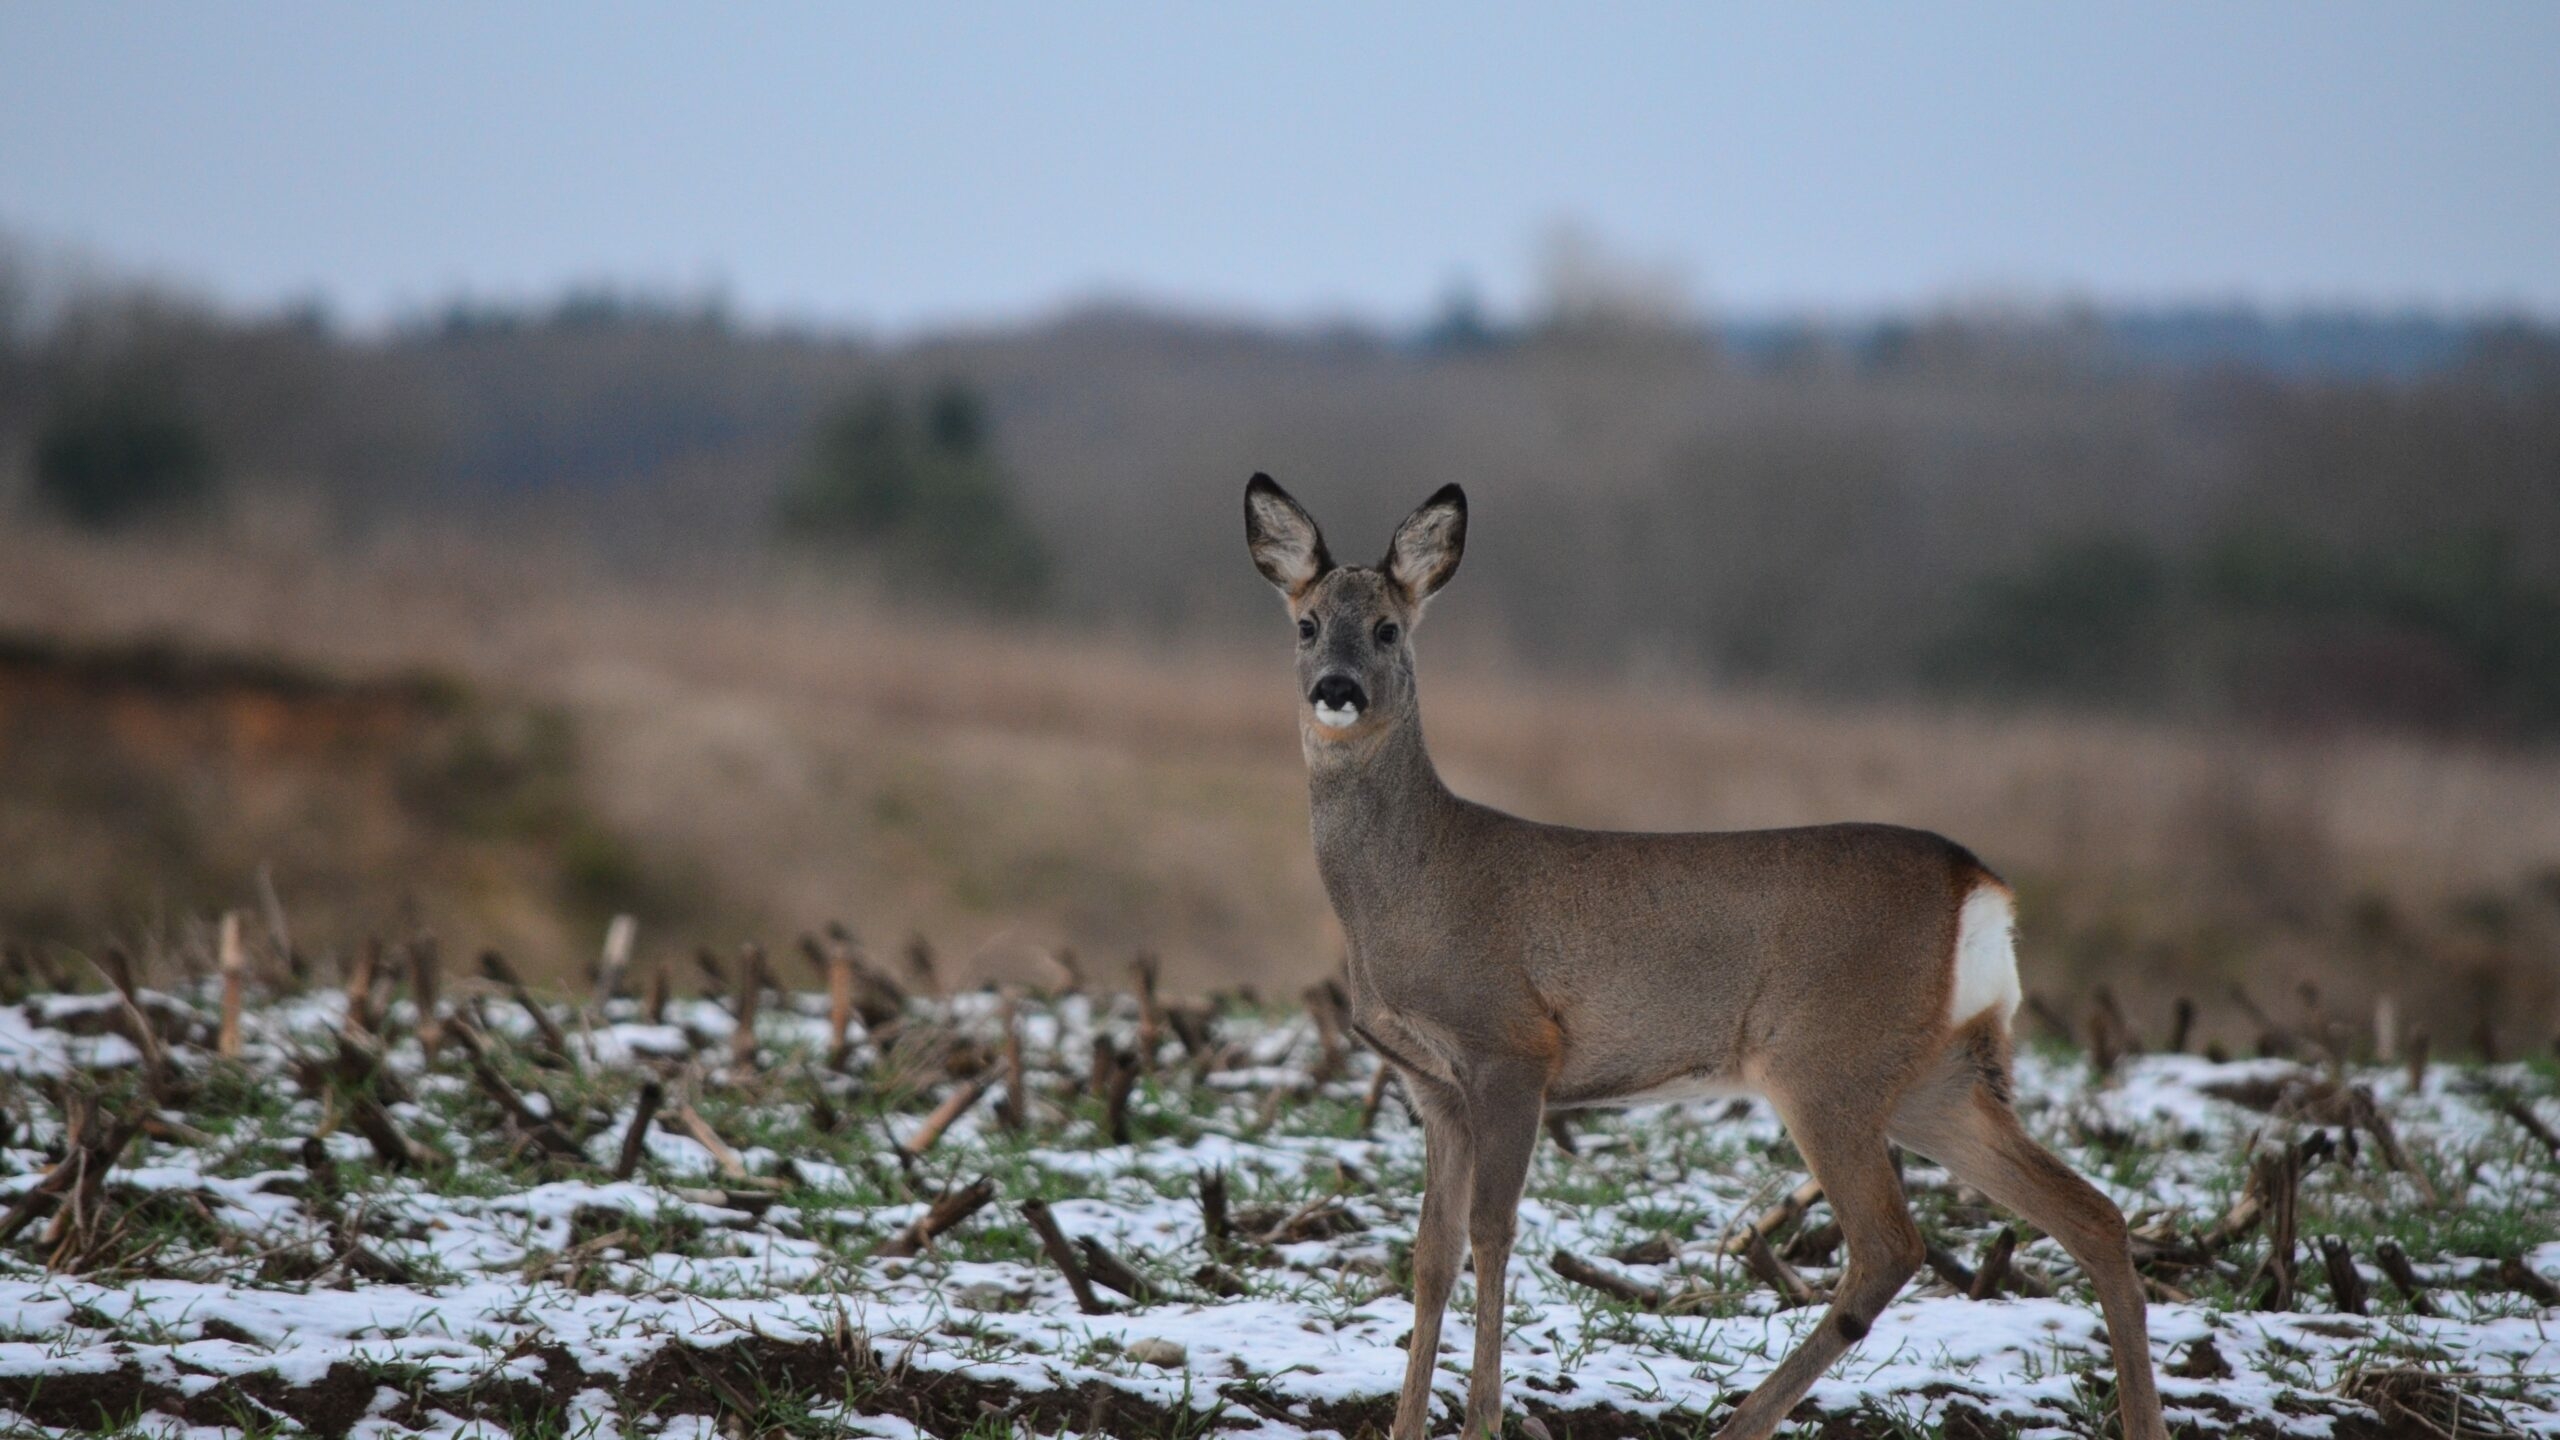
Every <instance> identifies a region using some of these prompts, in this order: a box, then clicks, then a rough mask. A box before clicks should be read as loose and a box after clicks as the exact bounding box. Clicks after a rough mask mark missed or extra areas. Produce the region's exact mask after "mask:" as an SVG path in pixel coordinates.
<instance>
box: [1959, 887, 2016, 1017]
mask: <svg viewBox="0 0 2560 1440" xmlns="http://www.w3.org/2000/svg"><path fill="white" fill-rule="evenodd" d="M2017 930H2018V916H2017V911H2016V910H2015V909H2014V908H2013V907H2012V906H2011V905H2010V903H2009V892H2008V890H2007V889H2005V888H2003V887H2002V886H1999V885H1995V884H1983V885H1978V886H1975V887H1974V891H1973V893H1972V894H1970V895H1967V896H1966V897H1964V908H1963V909H1961V910H1959V911H1957V912H1956V962H1955V965H1956V975H1955V986H1954V988H1953V989H1952V991H1951V992H1950V994H1949V998H1948V1000H1947V1020H1948V1023H1950V1024H1954V1025H1961V1024H1963V1023H1964V1022H1966V1021H1967V1020H1970V1019H1972V1018H1973V1017H1974V1016H1976V1015H1979V1014H1981V1013H1982V1012H1983V1011H1985V1010H1988V1009H1990V1008H1991V1007H1992V1006H1994V1005H1997V1006H1999V1007H2000V1018H2001V1019H2002V1020H2007V1019H2008V1018H2009V1017H2010V1016H2011V1015H2014V1014H2016V1013H2017V1010H2018V1001H2019V1000H2020V999H2021V998H2022V993H2021V992H2020V990H2019V989H2018V945H2017Z"/></svg>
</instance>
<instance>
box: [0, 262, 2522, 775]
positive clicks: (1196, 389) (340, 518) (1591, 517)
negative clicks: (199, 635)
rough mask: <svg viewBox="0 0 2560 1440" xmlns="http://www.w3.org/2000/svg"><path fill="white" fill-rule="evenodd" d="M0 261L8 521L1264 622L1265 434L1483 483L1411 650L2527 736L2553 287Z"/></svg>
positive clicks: (1297, 486) (1316, 499)
mask: <svg viewBox="0 0 2560 1440" xmlns="http://www.w3.org/2000/svg"><path fill="white" fill-rule="evenodd" d="M11 277H12V271H11V266H10V263H9V256H8V252H6V250H5V248H0V504H6V505H7V506H8V507H9V508H10V510H11V517H12V519H13V520H14V519H17V518H19V517H23V516H26V515H30V514H36V515H44V516H49V517H52V518H53V519H55V520H56V521H57V522H63V523H71V524H78V525H84V526H90V527H105V528H114V527H119V526H130V525H136V524H157V525H170V524H185V523H191V522H195V521H201V520H205V519H213V518H218V517H219V516H221V515H222V514H223V513H225V510H226V508H229V507H237V506H239V505H241V504H244V503H249V502H254V501H256V500H258V499H259V498H260V497H262V496H266V495H269V494H290V495H292V496H295V497H297V498H298V499H299V500H300V501H302V502H304V503H306V504H308V505H310V506H313V507H316V508H317V509H318V510H319V511H320V512H322V513H324V514H327V515H329V516H331V517H334V518H335V520H336V521H337V523H338V524H340V525H341V526H342V527H343V528H344V529H345V530H346V531H347V532H348V533H350V534H355V533H361V532H362V531H364V530H366V529H367V528H370V527H373V526H377V525H385V524H394V523H398V522H399V521H400V520H401V519H402V518H404V517H407V516H414V515H428V516H433V517H436V518H437V519H439V520H440V521H448V522H450V521H459V522H462V523H464V524H465V525H471V526H479V527H480V528H483V529H484V530H486V531H487V532H488V533H491V534H493V535H504V536H510V537H521V536H524V535H527V534H540V535H544V536H548V537H553V538H574V539H575V540H576V541H577V542H578V543H581V544H583V545H586V546H588V547H591V548H593V549H595V550H597V551H598V552H600V553H601V554H602V555H603V556H604V557H605V558H607V559H609V560H612V561H614V562H615V563H621V564H627V565H631V566H635V567H650V566H656V565H662V564H667V563H676V562H681V563H687V564H700V563H703V562H705V561H709V562H711V563H715V564H723V565H727V564H734V563H737V562H738V561H740V560H751V559H754V558H755V557H758V556H763V555H773V556H780V557H788V560H789V563H795V564H804V565H806V564H814V565H819V566H823V567H826V568H830V569H843V570H847V571H850V572H855V573H860V574H866V575H871V576H875V577H878V578H879V579H880V580H881V581H882V582H883V584H882V587H881V588H883V589H885V590H886V592H887V593H889V594H891V595H894V596H903V595H913V596H916V597H918V598H919V599H923V600H929V601H930V602H932V603H937V604H940V603H947V602H949V601H951V600H953V599H959V600H963V601H966V602H968V603H971V604H975V605H980V606H984V607H987V608H990V609H994V610H998V611H1001V612H1005V613H1012V614H1022V613H1027V612H1031V611H1035V610H1036V611H1039V612H1042V613H1046V614H1052V615H1057V616H1061V617H1066V618H1071V619H1078V620H1085V621H1093V622H1101V623H1108V624H1112V625H1115V626H1120V627H1123V628H1129V629H1137V630H1145V629H1156V630H1161V631H1165V632H1173V631H1177V630H1197V629H1200V628H1203V627H1234V628H1236V629H1238V630H1239V631H1240V632H1241V633H1259V632H1256V631H1245V630H1244V628H1243V627H1251V626H1260V627H1264V628H1267V627H1268V625H1269V623H1270V616H1269V613H1268V597H1267V595H1266V594H1265V593H1264V591H1263V589H1262V587H1260V586H1258V585H1257V584H1255V583H1254V582H1253V577H1252V576H1251V574H1250V571H1249V570H1246V569H1245V568H1244V567H1243V566H1242V565H1241V563H1240V561H1239V560H1238V557H1237V555H1236V553H1235V549H1236V539H1235V534H1234V531H1235V527H1236V520H1235V513H1234V511H1235V503H1236V501H1235V491H1236V488H1237V486H1238V485H1239V484H1240V483H1241V480H1242V477H1243V476H1244V475H1246V474H1249V473H1251V472H1252V471H1254V470H1257V469H1264V470H1270V471H1272V472H1274V473H1275V474H1278V475H1280V476H1281V477H1282V478H1283V479H1284V480H1286V481H1287V482H1288V483H1289V484H1290V485H1291V487H1292V489H1294V490H1296V491H1297V492H1298V493H1299V494H1301V495H1302V496H1304V497H1306V498H1308V499H1309V500H1310V501H1311V502H1312V503H1314V504H1315V505H1316V506H1317V508H1318V509H1319V510H1320V511H1321V512H1322V513H1323V514H1325V516H1326V520H1327V527H1328V531H1329V533H1332V534H1334V535H1335V536H1336V537H1337V541H1338V545H1337V548H1338V549H1339V550H1340V551H1341V552H1342V553H1343V554H1344V555H1345V556H1346V557H1351V556H1357V555H1358V554H1359V552H1360V551H1362V550H1365V549H1367V548H1368V547H1369V546H1370V545H1372V544H1375V543H1379V542H1380V541H1381V540H1382V537H1383V536H1384V535H1385V534H1386V533H1387V530H1388V528H1389V527H1390V526H1392V524H1393V523H1394V521H1395V519H1396V518H1397V517H1398V516H1400V515H1401V514H1402V513H1403V512H1404V510H1406V509H1407V508H1409V507H1410V506H1411V505H1412V504H1413V503H1414V501H1415V500H1416V499H1417V498H1418V497H1420V496H1421V495H1424V494H1427V493H1429V492H1430V490H1431V489H1433V488H1434V487H1436V486H1438V485H1439V484H1441V483H1444V482H1446V481H1451V480H1455V481H1459V482H1461V483H1463V484H1465V485H1466V486H1467V487H1468V491H1469V493H1470V495H1471V497H1473V499H1474V500H1475V503H1476V505H1477V512H1478V523H1477V525H1476V527H1475V531H1474V534H1473V535H1472V537H1471V550H1470V555H1469V560H1468V565H1467V573H1466V575H1465V576H1464V577H1463V578H1462V580H1461V583H1460V590H1459V591H1458V592H1456V593H1454V594H1453V596H1452V598H1451V600H1450V601H1449V602H1448V603H1447V604H1446V605H1444V606H1443V607H1441V613H1440V614H1437V615H1435V617H1434V620H1433V627H1432V638H1431V640H1430V642H1429V643H1430V644H1431V645H1433V646H1435V647H1436V646H1442V645H1449V646H1475V647H1490V648H1499V649H1503V650H1508V651H1511V652H1515V653H1517V654H1520V655H1522V656H1523V657H1525V658H1529V659H1532V660H1536V661H1539V662H1541V663H1547V664H1553V665H1561V666H1572V667H1586V668H1593V669H1614V668H1621V667H1627V666H1644V667H1650V668H1655V669H1669V670H1673V671H1680V672H1688V673H1695V674H1700V675H1704V676H1708V677H1711V678H1714V679H1716V680H1720V681H1725V682H1730V683H1736V684H1743V685H1755V686H1759V685H1766V686H1783V687H1790V688H1797V689H1806V690H1813V691H1820V692H1828V693H1839V694H1848V695H1892V694H1899V693H1909V692H1912V691H1914V690H1930V691H1943V692H1947V693H1954V694H1967V695H1988V696H1996V697H2004V698H2024V699H2030V700H2035V701H2040V702H2045V703H2053V704H2063V705H2077V706H2095V707H2105V708H2111V709H2128V710H2144V711H2153V712H2167V713H2181V714H2187V713H2192V714H2208V715H2210V714H2244V715H2252V716H2260V717H2264V718H2266V719H2268V720H2270V721H2275V722H2280V723H2319V724H2327V723H2344V724H2375V723H2379V724H2388V725H2405V726H2415V727H2420V728H2427V729H2454V730H2464V731H2469V732H2475V733H2489V734H2515V735H2544V736H2560V680H2555V678H2554V677H2560V619H2555V615H2560V331H2555V330H2554V329H2553V328H2552V327H2550V326H2548V325H2542V324H2536V323H2523V322H2516V323H2457V322H2451V321H2446V322H2421V321H2414V320H2410V319H2408V318H2407V317H2397V318H2392V317H2385V318H2384V319H2383V320H2378V321H2375V322H2373V323H2372V324H2370V325H2360V324H2359V323H2357V322H2354V321H2353V320H2352V319H2351V318H2348V319H2339V318H2331V319H2328V320H2324V321H2321V322H2320V323H2318V324H2316V325H2311V324H2292V325H2291V328H2290V329H2288V324H2287V322H2281V321H2277V320H2268V321H2264V322H2263V323H2260V322H2253V321H2251V320H2250V319H2249V318H2248V317H2234V316H2230V315H2214V316H2204V317H2199V318H2195V319H2192V320H2183V321H2182V320H2178V319H2176V318H2175V317H2164V316H2161V315H2150V316H2133V317H2126V316H2112V315H2107V314H2102V313H2097V312H2085V311H2084V312H2056V313H2033V312H2030V313H2023V314H1989V313H1965V312H1946V313H1938V314H1921V315H1914V316H1911V317H1906V318H1904V319H1902V320H1899V321H1895V322H1892V323H1887V324H1879V325H1873V326H1866V327H1859V328H1856V329H1854V330H1849V329H1841V328H1837V327H1822V326H1814V325H1801V326H1791V327H1789V326H1779V327H1759V328H1757V329H1748V328H1745V327H1724V328H1722V329H1719V328H1716V327H1711V326H1704V325H1697V324H1694V323H1692V322H1688V321H1685V320H1682V319H1680V318H1679V317H1678V316H1677V315H1676V313H1675V314H1673V315H1670V316H1668V317H1652V318H1645V312H1643V311H1642V309H1641V307H1634V306H1631V305H1629V304H1624V303H1615V302H1613V303H1612V305H1610V306H1599V305H1596V302H1595V305H1594V306H1588V307H1585V309H1586V311H1589V312H1590V313H1589V314H1584V313H1582V312H1575V313H1573V314H1566V313H1562V312H1559V313H1558V314H1557V315H1555V316H1551V317H1548V318H1547V319H1546V320H1544V321H1540V322H1537V323H1528V324H1521V323H1504V322H1501V321H1498V320H1496V319H1494V318H1492V317H1489V316H1488V315H1487V314H1486V313H1485V312H1484V311H1483V309H1482V307H1481V306H1479V305H1477V304H1476V303H1475V302H1474V301H1473V300H1472V299H1471V298H1470V297H1469V295H1468V294H1467V293H1466V292H1465V291H1464V290H1463V289H1461V290H1459V291H1456V292H1453V294H1452V295H1451V297H1450V298H1449V301H1448V303H1447V304H1446V305H1445V306H1444V307H1443V308H1442V312H1441V313H1440V314H1439V315H1437V316H1436V317H1435V318H1434V320H1433V321H1432V323H1431V324H1429V325H1428V326H1425V327H1420V328H1417V329H1416V330H1414V331H1411V332H1391V331H1383V330H1363V329H1360V328H1358V327H1354V326H1331V327H1326V328H1323V329H1318V330H1309V331H1282V330H1274V329H1265V328H1256V327H1252V326H1246V325H1236V324H1219V323H1212V322H1207V321H1199V320H1192V319H1185V318H1181V317H1170V316H1165V315H1161V314H1152V313H1147V312H1144V311H1138V310H1130V309H1111V308H1101V309H1093V310H1088V311H1083V312H1078V313H1075V314H1071V315H1068V316H1065V317H1062V318H1060V319H1057V320H1055V321H1052V322H1048V323H1044V324H1040V325H1036V326H1029V327H1024V328H1019V329H1013V330H1002V331H996V330H990V331H981V332H973V333H968V334H950V335H939V336H928V337H922V338H918V339H915V340H911V341H902V342H899V343H895V344H889V343H878V342H871V341H866V340H863V339H860V338H858V337H848V336H844V335H831V334H820V333H813V332H808V331H799V330H787V329H753V328H747V327H744V326H742V325H741V324H740V323H739V322H738V321H737V320H736V319H735V318H734V317H732V316H730V315H729V314H728V313H727V311H726V310H725V309H724V308H723V307H722V306H721V305H719V304H718V303H717V301H716V299H682V298H680V299H675V300H666V299H658V298H652V297H650V296H647V295H645V294H640V295H634V294H627V293H620V292H612V291H587V292H580V293H576V294H571V295H567V296H564V297H562V298H561V299H560V300H559V301H557V302H556V303H550V304H543V305H533V306H522V307H509V306H492V305H476V304H457V305H455V306H451V307H448V308H446V309H444V310H442V311H439V312H436V313H433V314H430V315H427V316H424V317H422V318H421V319H420V320H418V321H417V322H415V323H413V324H409V325H406V326H402V327H398V328H396V329H394V330H393V331H392V332H390V333H388V334H378V335H366V336H351V335H348V334H345V333H342V332H340V331H338V330H337V329H336V328H334V327H333V326H332V325H331V324H330V322H329V320H328V318H327V316H326V314H325V313H324V312H321V311H319V310H318V309H316V308H315V307H301V308H297V309H293V310H288V311H283V312H279V313H276V314H271V315H258V316H242V315H232V314H224V313H221V312H218V311H215V310H213V309H210V308H209V307H206V306H203V305H201V304H198V303H195V302H192V301H189V300H188V299H186V298H185V297H183V296H174V297H173V296H171V295H168V294H166V293H161V292H152V291H146V290H141V289H136V288H130V287H123V288H120V287H116V286H105V287H91V288H89V289H87V290H84V291H77V292H76V293H70V294H68V295H67V296H63V297H58V298H57V299H56V300H55V301H53V302H51V303H47V304H42V305H31V304H29V303H27V302H26V299H25V297H26V296H27V295H28V294H29V293H31V292H30V291H29V289H28V287H27V286H25V285H24V284H15V285H14V288H13V281H12V278H11ZM39 288H41V287H39ZM1621 288H1623V287H1621ZM1656 288H1659V287H1656ZM1610 293H1611V294H1615V293H1616V292H1615V291H1612V292H1610ZM1646 293H1650V292H1646ZM13 296H14V297H16V298H13ZM1604 298H1605V297H1604ZM1592 315H1598V316H1600V317H1601V318H1600V319H1594V318H1592ZM1631 315H1633V316H1637V317H1638V318H1628V317H1629V316H1631ZM1640 319H1641V321H1642V323H1639V320H1640ZM2128 336H2130V337H2132V338H2131V339H2130V340H2128V339H2127V337H2128ZM2287 346H2291V347H2293V348H2290V349H2288V348H2286V347H2287ZM2358 356H2361V357H2363V359H2362V360H2356V358H2355V357H2358ZM2288 357H2289V358H2288ZM2322 357H2328V358H2327V359H2325V360H2324V359H2323V358H2322ZM2339 357H2345V358H2344V359H2340V358H2339ZM2314 361H2319V362H2320V363H2313V362H2314ZM2349 361H2355V363H2348V362H2349ZM2324 365H2325V366H2326V367H2327V368H2323V366H2324ZM1363 558H1365V557H1363Z"/></svg>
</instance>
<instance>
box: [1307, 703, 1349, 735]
mask: <svg viewBox="0 0 2560 1440" xmlns="http://www.w3.org/2000/svg"><path fill="white" fill-rule="evenodd" d="M1359 718H1360V707H1359V706H1357V705H1327V704H1326V703H1324V702H1323V701H1321V700H1319V701H1317V702H1316V723H1317V724H1319V725H1322V726H1323V727H1325V728H1326V729H1328V730H1341V729H1344V728H1346V727H1348V726H1350V725H1351V724H1352V723H1353V722H1355V721H1357V720H1358V719H1359Z"/></svg>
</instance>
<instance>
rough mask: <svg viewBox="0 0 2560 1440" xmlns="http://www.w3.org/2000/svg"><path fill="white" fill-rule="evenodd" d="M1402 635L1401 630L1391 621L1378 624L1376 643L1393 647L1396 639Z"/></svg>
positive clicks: (1382, 621)
mask: <svg viewBox="0 0 2560 1440" xmlns="http://www.w3.org/2000/svg"><path fill="white" fill-rule="evenodd" d="M1403 633H1404V631H1403V629H1402V628H1401V627H1399V626H1398V625H1397V624H1396V622H1394V621H1393V620H1381V621H1379V622H1378V643H1379V644H1381V645H1393V644H1394V643H1396V637H1397V636H1398V635H1401V634H1403Z"/></svg>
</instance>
